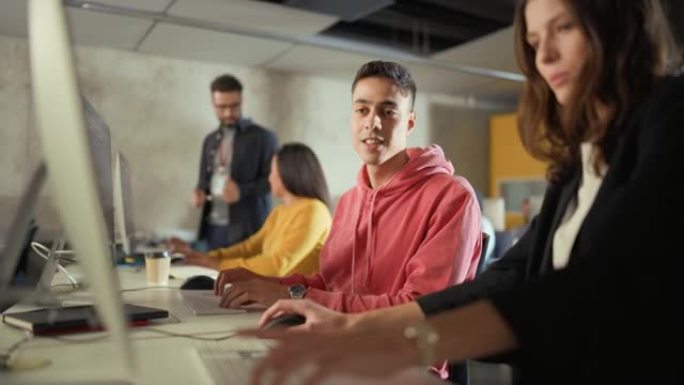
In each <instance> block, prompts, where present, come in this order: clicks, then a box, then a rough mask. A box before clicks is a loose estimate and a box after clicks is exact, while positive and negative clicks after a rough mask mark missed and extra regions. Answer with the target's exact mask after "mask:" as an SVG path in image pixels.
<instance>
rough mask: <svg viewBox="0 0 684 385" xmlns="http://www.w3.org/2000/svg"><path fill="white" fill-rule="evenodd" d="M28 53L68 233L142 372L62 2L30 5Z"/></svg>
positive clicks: (128, 360)
mask: <svg viewBox="0 0 684 385" xmlns="http://www.w3.org/2000/svg"><path fill="white" fill-rule="evenodd" d="M28 24H29V52H30V64H31V80H32V87H33V98H34V104H35V113H36V122H37V127H38V132H39V134H40V139H41V143H42V146H43V156H44V159H45V162H46V164H47V168H48V171H49V172H48V184H49V186H50V191H51V193H52V194H51V195H52V198H53V201H54V203H55V206H56V208H57V211H58V213H59V215H60V218H61V220H62V225H63V229H64V231H65V233H66V236H67V238H68V239H69V241H70V243H71V246H72V247H73V248H74V249H75V251H76V253H77V255H78V257H79V261H80V263H81V264H82V265H83V267H84V271H85V274H86V278H87V280H88V283H89V285H90V288H91V290H92V292H93V295H94V297H95V304H96V306H97V309H98V312H99V315H100V317H101V319H102V321H103V323H104V325H105V326H106V328H107V329H108V330H109V332H110V333H111V336H112V339H113V342H114V343H115V344H116V348H117V351H118V352H119V353H120V354H119V357H120V358H121V360H122V364H123V366H118V367H121V368H122V369H124V371H123V372H122V373H121V374H122V376H125V377H126V378H127V379H132V377H131V376H132V375H134V374H135V373H136V372H137V371H136V370H135V369H136V366H135V362H136V361H135V357H134V351H133V349H132V346H131V342H130V340H129V339H128V336H127V330H126V320H125V317H124V312H123V303H122V301H121V297H120V286H119V282H118V280H117V279H116V277H115V273H114V270H113V266H112V263H111V252H110V248H109V246H110V238H109V237H108V235H107V231H108V230H107V225H106V221H105V216H104V214H103V204H102V202H101V197H100V194H99V191H98V183H97V178H98V177H97V174H96V167H95V165H94V163H95V162H94V159H93V154H92V152H91V150H90V144H89V140H90V138H89V136H88V131H87V130H88V128H87V126H86V117H85V114H84V105H83V100H82V98H81V97H80V92H79V87H78V83H77V78H76V69H75V66H74V57H73V52H72V48H71V44H70V41H69V35H68V30H67V23H66V16H65V10H64V5H63V2H62V0H30V2H29V23H28Z"/></svg>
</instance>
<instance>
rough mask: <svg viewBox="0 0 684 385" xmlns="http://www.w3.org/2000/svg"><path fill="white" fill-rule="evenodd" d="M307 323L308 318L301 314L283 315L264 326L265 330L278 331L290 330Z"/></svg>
mask: <svg viewBox="0 0 684 385" xmlns="http://www.w3.org/2000/svg"><path fill="white" fill-rule="evenodd" d="M304 323H306V318H304V316H302V315H299V314H281V315H279V316H277V317H273V318H271V320H270V321H268V322H267V323H266V325H264V326H263V328H264V329H278V328H281V329H282V328H289V327H295V326H299V325H303V324H304Z"/></svg>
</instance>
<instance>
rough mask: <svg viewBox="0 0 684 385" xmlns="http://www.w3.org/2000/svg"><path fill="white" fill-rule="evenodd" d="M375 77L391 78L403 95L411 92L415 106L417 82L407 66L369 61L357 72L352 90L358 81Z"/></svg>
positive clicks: (389, 62) (412, 102)
mask: <svg viewBox="0 0 684 385" xmlns="http://www.w3.org/2000/svg"><path fill="white" fill-rule="evenodd" d="M373 77H378V78H385V79H389V80H391V81H392V83H394V85H396V86H397V87H399V90H401V94H402V95H404V96H407V95H409V94H410V96H411V107H413V104H414V103H415V101H416V83H415V82H414V81H413V77H412V76H411V73H410V72H409V70H408V69H406V67H404V66H402V65H401V64H399V63H394V62H391V61H382V60H375V61H371V62H368V63H366V64H364V65H362V66H361V68H359V70H358V71H357V72H356V77H355V78H354V83H352V92H354V89H355V88H356V83H358V82H359V81H360V80H363V79H365V78H373Z"/></svg>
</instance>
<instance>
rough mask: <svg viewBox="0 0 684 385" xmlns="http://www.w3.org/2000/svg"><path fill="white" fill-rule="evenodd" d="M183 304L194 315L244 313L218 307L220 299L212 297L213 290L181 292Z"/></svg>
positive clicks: (239, 310) (240, 310)
mask: <svg viewBox="0 0 684 385" xmlns="http://www.w3.org/2000/svg"><path fill="white" fill-rule="evenodd" d="M180 293H181V296H182V297H183V302H185V304H186V305H187V306H188V307H189V308H190V310H192V312H193V314H195V315H211V314H237V313H244V312H246V310H244V309H225V308H222V307H219V300H220V299H221V297H219V296H216V295H214V291H213V290H181V291H180Z"/></svg>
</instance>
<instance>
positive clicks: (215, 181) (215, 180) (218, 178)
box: [209, 167, 228, 197]
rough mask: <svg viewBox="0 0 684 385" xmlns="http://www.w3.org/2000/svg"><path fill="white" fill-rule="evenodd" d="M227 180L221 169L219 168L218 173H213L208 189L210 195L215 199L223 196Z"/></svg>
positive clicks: (223, 170) (224, 171)
mask: <svg viewBox="0 0 684 385" xmlns="http://www.w3.org/2000/svg"><path fill="white" fill-rule="evenodd" d="M227 180H228V175H227V173H226V170H225V169H224V168H223V167H221V168H219V169H218V172H215V173H214V174H213V175H212V176H211V183H210V188H209V190H210V191H211V195H213V196H217V197H221V196H223V189H224V188H225V187H226V181H227Z"/></svg>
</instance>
